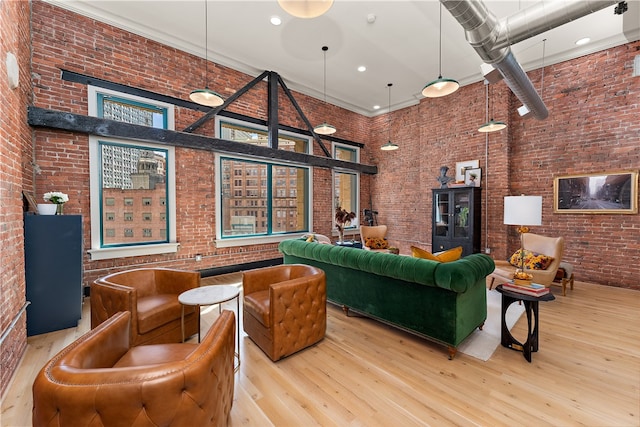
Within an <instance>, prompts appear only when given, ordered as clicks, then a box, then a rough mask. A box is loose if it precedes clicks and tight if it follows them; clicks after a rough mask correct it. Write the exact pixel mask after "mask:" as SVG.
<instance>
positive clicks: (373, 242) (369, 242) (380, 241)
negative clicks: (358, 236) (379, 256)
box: [364, 237, 389, 249]
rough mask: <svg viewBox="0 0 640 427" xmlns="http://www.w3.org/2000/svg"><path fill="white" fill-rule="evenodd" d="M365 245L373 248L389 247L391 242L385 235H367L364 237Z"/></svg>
mask: <svg viewBox="0 0 640 427" xmlns="http://www.w3.org/2000/svg"><path fill="white" fill-rule="evenodd" d="M364 245H365V246H366V247H368V248H371V249H387V248H388V247H389V242H388V241H387V239H385V238H384V237H367V238H365V239H364Z"/></svg>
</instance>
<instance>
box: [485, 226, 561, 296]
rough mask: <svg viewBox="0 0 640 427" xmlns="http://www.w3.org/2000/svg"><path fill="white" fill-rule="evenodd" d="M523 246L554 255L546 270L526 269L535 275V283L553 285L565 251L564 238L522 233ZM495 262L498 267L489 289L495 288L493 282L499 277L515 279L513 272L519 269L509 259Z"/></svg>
mask: <svg viewBox="0 0 640 427" xmlns="http://www.w3.org/2000/svg"><path fill="white" fill-rule="evenodd" d="M522 247H523V248H524V249H526V250H529V251H532V252H537V253H539V254H543V255H547V256H550V257H553V261H552V262H551V264H550V265H549V266H548V267H547V268H546V269H545V270H531V269H527V268H525V271H526V272H527V273H530V274H531V275H532V276H533V282H534V283H539V284H541V285H544V286H546V287H549V286H551V282H553V279H555V277H556V272H557V271H558V267H560V262H561V261H562V254H563V253H564V238H563V237H547V236H542V235H539V234H534V233H525V234H523V235H522ZM495 264H496V268H495V270H494V271H493V273H491V283H490V285H489V289H491V288H493V284H494V282H495V280H496V279H498V281H499V282H500V283H504V282H507V281H509V280H511V279H513V273H515V272H516V269H517V267H515V266H513V265H511V264H510V263H509V261H505V260H495Z"/></svg>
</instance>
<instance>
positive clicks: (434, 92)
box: [422, 3, 460, 98]
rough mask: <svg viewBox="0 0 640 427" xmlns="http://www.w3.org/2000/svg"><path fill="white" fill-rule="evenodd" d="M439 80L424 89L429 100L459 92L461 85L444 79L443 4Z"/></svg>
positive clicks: (439, 48) (423, 92)
mask: <svg viewBox="0 0 640 427" xmlns="http://www.w3.org/2000/svg"><path fill="white" fill-rule="evenodd" d="M438 55H439V59H438V71H439V73H438V78H437V79H435V80H434V81H432V82H429V83H427V85H426V86H425V87H424V89H422V94H423V95H424V96H426V97H427V98H440V97H441V96H447V95H450V94H452V93H453V92H455V91H457V90H458V88H459V87H460V84H459V83H458V82H457V81H455V80H453V79H446V78H443V77H442V3H440V40H439V47H438Z"/></svg>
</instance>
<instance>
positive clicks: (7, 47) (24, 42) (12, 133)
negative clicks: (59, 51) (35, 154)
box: [0, 2, 33, 396]
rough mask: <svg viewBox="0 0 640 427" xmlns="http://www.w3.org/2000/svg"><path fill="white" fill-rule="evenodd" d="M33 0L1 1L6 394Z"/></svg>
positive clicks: (0, 320)
mask: <svg viewBox="0 0 640 427" xmlns="http://www.w3.org/2000/svg"><path fill="white" fill-rule="evenodd" d="M29 46H30V43H29V2H1V3H0V61H1V62H0V63H1V64H2V65H0V111H1V113H0V266H2V268H0V334H1V335H4V334H5V332H6V331H7V330H8V328H9V326H10V325H11V323H12V322H13V321H14V319H17V322H16V324H15V327H14V328H13V329H11V331H10V332H9V333H8V334H7V335H6V338H5V340H4V341H3V343H2V345H1V346H0V364H1V368H0V394H1V395H3V396H4V393H5V391H6V390H7V387H8V385H9V382H10V381H11V378H12V375H13V372H14V371H15V369H16V367H17V365H18V363H19V362H20V360H21V358H22V355H23V354H24V351H25V349H26V345H27V337H26V316H25V314H24V313H23V314H21V315H20V316H18V315H19V313H20V310H21V309H22V307H23V306H24V304H25V299H26V297H25V277H24V239H23V231H22V230H23V218H22V211H23V201H22V190H26V191H32V190H33V168H32V166H31V156H32V145H31V130H30V128H29V126H27V124H26V111H25V105H27V103H28V102H29V99H30V96H31V84H30V82H31V79H30V76H29V57H30V47H29ZM9 52H10V53H12V54H14V55H15V56H16V58H17V60H18V65H19V68H20V73H19V80H20V82H19V87H18V88H16V89H11V88H10V87H9V84H8V79H7V68H6V66H5V61H6V58H7V53H9Z"/></svg>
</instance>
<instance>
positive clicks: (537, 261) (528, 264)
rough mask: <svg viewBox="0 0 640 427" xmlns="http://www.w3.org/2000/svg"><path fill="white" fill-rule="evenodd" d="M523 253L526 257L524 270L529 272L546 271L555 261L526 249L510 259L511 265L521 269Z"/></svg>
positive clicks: (516, 252)
mask: <svg viewBox="0 0 640 427" xmlns="http://www.w3.org/2000/svg"><path fill="white" fill-rule="evenodd" d="M521 253H522V254H523V256H524V268H525V269H529V270H546V269H547V268H549V266H550V265H551V263H552V262H553V259H554V258H553V257H550V256H548V255H544V254H539V253H537V252H533V251H529V250H526V249H518V250H517V251H515V252H514V253H513V255H511V257H509V259H508V261H509V264H511V265H513V266H514V267H518V268H520V267H521V266H522V264H521V263H522V261H521V260H520V256H521V255H520V254H521Z"/></svg>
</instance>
